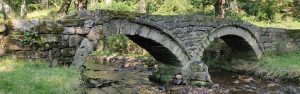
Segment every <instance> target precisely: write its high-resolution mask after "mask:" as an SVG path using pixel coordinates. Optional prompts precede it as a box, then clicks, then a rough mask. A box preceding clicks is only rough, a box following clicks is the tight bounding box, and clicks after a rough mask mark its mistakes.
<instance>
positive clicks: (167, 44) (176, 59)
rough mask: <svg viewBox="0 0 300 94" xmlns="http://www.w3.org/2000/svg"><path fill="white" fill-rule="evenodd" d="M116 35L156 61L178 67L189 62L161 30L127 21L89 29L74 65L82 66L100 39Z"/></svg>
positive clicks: (116, 21) (77, 52)
mask: <svg viewBox="0 0 300 94" xmlns="http://www.w3.org/2000/svg"><path fill="white" fill-rule="evenodd" d="M116 34H123V35H126V36H127V37H128V38H129V39H131V40H132V41H133V42H135V43H137V44H138V45H139V46H140V47H142V48H144V49H145V50H147V51H148V52H149V53H150V54H151V55H152V56H153V57H154V58H155V59H156V60H157V61H160V62H163V63H166V64H171V65H179V66H184V65H186V63H188V61H189V58H188V55H187V54H186V52H185V50H184V49H183V47H182V46H181V45H180V44H179V43H178V42H177V41H176V40H175V39H173V38H172V37H171V36H169V35H168V34H166V33H164V32H162V30H159V29H157V28H154V27H151V26H148V25H145V24H137V23H134V22H129V21H128V20H111V21H109V22H107V23H103V24H102V25H97V26H94V27H93V28H92V29H91V31H90V33H89V34H88V35H87V38H86V39H83V41H82V42H81V45H80V46H79V47H78V49H77V50H76V53H75V56H74V57H73V63H75V64H74V65H76V66H80V65H82V64H84V61H83V60H84V59H85V58H86V57H87V56H88V54H89V53H90V52H91V51H92V50H94V48H95V46H96V45H97V43H98V40H99V39H100V38H101V37H103V36H112V35H116ZM84 52H85V53H84ZM86 52H87V53H86ZM74 61H75V62H74Z"/></svg>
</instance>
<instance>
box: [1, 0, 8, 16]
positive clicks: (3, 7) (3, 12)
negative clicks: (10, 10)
mask: <svg viewBox="0 0 300 94" xmlns="http://www.w3.org/2000/svg"><path fill="white" fill-rule="evenodd" d="M0 5H1V10H0V11H1V12H2V14H3V18H4V19H5V20H6V19H7V15H6V9H5V4H4V2H3V0H0Z"/></svg>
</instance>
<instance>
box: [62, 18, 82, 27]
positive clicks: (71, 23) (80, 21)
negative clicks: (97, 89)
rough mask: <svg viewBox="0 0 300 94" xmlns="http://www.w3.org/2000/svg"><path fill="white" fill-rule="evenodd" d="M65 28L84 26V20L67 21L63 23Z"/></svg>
mask: <svg viewBox="0 0 300 94" xmlns="http://www.w3.org/2000/svg"><path fill="white" fill-rule="evenodd" d="M62 24H63V25H64V26H82V25H84V20H82V19H66V20H63V21H62Z"/></svg>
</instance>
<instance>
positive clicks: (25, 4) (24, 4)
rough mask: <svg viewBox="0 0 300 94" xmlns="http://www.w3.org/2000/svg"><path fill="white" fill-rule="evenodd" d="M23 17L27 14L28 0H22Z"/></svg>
mask: <svg viewBox="0 0 300 94" xmlns="http://www.w3.org/2000/svg"><path fill="white" fill-rule="evenodd" d="M20 15H21V17H23V18H25V17H26V15H27V0H22V2H21V13H20Z"/></svg>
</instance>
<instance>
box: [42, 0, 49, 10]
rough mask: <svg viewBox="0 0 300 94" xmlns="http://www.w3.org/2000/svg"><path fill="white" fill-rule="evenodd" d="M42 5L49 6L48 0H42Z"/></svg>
mask: <svg viewBox="0 0 300 94" xmlns="http://www.w3.org/2000/svg"><path fill="white" fill-rule="evenodd" d="M41 3H42V5H43V7H46V8H47V9H48V8H49V0H42V2H41Z"/></svg>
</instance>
